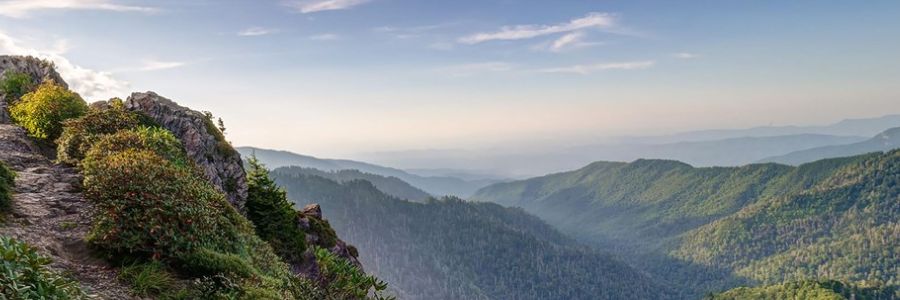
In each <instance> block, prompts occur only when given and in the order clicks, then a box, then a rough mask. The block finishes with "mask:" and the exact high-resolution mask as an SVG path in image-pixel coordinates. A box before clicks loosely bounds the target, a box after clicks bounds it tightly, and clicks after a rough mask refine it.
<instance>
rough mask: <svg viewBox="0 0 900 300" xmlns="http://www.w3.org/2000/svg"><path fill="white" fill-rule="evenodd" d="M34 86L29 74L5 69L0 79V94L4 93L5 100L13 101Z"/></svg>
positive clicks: (17, 99)
mask: <svg viewBox="0 0 900 300" xmlns="http://www.w3.org/2000/svg"><path fill="white" fill-rule="evenodd" d="M33 88H34V80H32V79H31V76H30V75H28V74H25V73H22V72H16V71H13V70H6V72H3V75H2V79H0V94H4V95H6V101H7V102H9V103H15V102H16V101H19V98H21V97H22V95H25V94H27V93H28V92H30V91H31V89H33Z"/></svg>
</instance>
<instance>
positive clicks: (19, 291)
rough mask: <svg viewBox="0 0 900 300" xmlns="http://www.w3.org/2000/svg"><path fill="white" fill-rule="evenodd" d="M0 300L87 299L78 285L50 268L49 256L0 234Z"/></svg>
mask: <svg viewBox="0 0 900 300" xmlns="http://www.w3.org/2000/svg"><path fill="white" fill-rule="evenodd" d="M0 258H3V261H2V263H0V299H87V295H86V294H85V293H84V292H82V291H81V288H80V287H79V286H78V284H77V283H76V282H74V281H72V280H70V279H68V278H65V277H63V276H60V275H59V274H57V273H55V272H52V271H50V270H49V269H48V268H47V265H49V264H50V259H49V258H46V257H43V256H41V255H39V254H38V253H37V252H36V251H35V250H34V248H31V247H30V246H28V245H26V244H25V243H22V242H19V241H17V240H14V239H12V238H9V237H5V236H0Z"/></svg>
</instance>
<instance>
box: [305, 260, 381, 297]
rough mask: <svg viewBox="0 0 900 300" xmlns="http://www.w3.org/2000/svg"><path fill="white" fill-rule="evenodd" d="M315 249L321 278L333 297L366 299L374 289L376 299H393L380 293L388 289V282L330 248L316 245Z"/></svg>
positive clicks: (326, 289)
mask: <svg viewBox="0 0 900 300" xmlns="http://www.w3.org/2000/svg"><path fill="white" fill-rule="evenodd" d="M313 251H314V252H315V254H316V262H317V263H318V264H319V273H320V276H321V280H322V281H323V282H325V283H326V284H325V288H324V289H325V291H326V293H327V294H328V295H331V297H333V299H365V298H366V297H367V295H369V293H370V291H374V295H375V299H393V298H392V297H383V296H381V295H380V294H381V293H380V292H382V291H384V290H386V289H387V283H384V282H383V281H380V280H378V278H375V276H370V275H366V273H365V272H363V271H361V270H359V268H357V267H356V266H354V265H352V264H350V262H348V261H347V260H345V259H343V258H340V257H338V256H336V255H334V254H333V253H331V251H328V249H324V248H319V247H315V248H314V249H313Z"/></svg>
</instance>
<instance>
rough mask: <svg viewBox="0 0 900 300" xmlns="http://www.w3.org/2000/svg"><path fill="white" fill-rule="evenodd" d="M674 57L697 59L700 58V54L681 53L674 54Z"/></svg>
mask: <svg viewBox="0 0 900 300" xmlns="http://www.w3.org/2000/svg"><path fill="white" fill-rule="evenodd" d="M672 57H674V58H680V59H695V58H699V57H700V54H696V53H689V52H679V53H672Z"/></svg>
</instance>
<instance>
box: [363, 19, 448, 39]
mask: <svg viewBox="0 0 900 300" xmlns="http://www.w3.org/2000/svg"><path fill="white" fill-rule="evenodd" d="M461 23H463V21H456V22H448V23H440V24H431V25H421V26H412V27H394V26H381V27H376V28H373V29H372V31H375V32H378V33H384V34H388V35H391V36H393V37H394V38H397V39H411V38H418V37H423V36H427V35H432V34H431V32H433V31H437V30H440V29H444V28H448V27H453V26H456V25H459V24H461Z"/></svg>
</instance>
